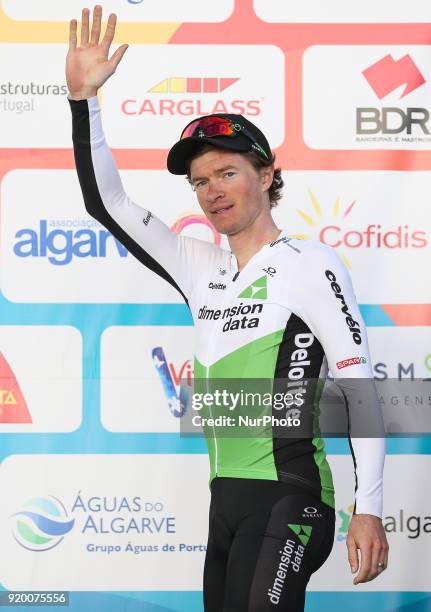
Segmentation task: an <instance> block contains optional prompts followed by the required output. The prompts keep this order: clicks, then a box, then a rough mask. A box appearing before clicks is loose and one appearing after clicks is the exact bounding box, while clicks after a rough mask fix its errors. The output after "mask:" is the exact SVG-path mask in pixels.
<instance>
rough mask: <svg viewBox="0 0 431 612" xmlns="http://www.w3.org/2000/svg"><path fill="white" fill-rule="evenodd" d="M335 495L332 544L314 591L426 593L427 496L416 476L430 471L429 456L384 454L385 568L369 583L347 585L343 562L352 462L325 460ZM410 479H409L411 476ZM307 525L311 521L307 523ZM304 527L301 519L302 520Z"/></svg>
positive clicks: (430, 553)
mask: <svg viewBox="0 0 431 612" xmlns="http://www.w3.org/2000/svg"><path fill="white" fill-rule="evenodd" d="M329 461H330V464H331V469H332V471H333V476H334V484H335V493H336V518H337V521H336V527H335V541H334V547H333V549H332V552H331V555H330V557H329V559H328V561H327V562H326V563H325V565H324V566H323V567H322V568H321V569H320V570H319V571H318V572H316V573H315V574H313V576H312V578H311V581H310V583H309V587H308V588H309V589H310V590H313V591H338V590H339V591H356V592H357V591H358V588H360V590H361V591H429V590H430V589H431V578H430V574H429V571H428V568H429V564H430V562H431V547H430V543H429V539H430V537H431V516H429V515H430V512H429V508H430V503H431V494H430V492H429V490H428V488H427V487H423V486H420V485H419V483H418V478H419V475H421V474H427V473H428V472H429V470H430V469H431V458H430V457H428V456H426V455H423V456H419V455H388V456H387V457H386V465H385V479H384V483H385V486H384V502H383V525H384V527H385V530H386V535H387V538H388V543H389V546H390V551H389V565H388V569H387V570H386V571H384V572H383V573H382V574H381V576H379V577H378V578H377V579H376V580H373V581H372V582H368V583H365V584H361V585H360V586H359V587H357V586H354V585H353V584H352V581H353V576H352V574H351V573H350V566H349V564H348V561H347V548H346V536H347V530H348V526H349V522H350V518H351V514H352V510H353V505H352V504H353V503H354V480H353V464H352V459H351V457H349V456H348V455H344V456H343V455H337V456H330V457H329ZM412 475H413V476H414V477H412ZM308 520H309V524H312V520H319V519H308ZM304 524H307V523H306V519H305V518H304Z"/></svg>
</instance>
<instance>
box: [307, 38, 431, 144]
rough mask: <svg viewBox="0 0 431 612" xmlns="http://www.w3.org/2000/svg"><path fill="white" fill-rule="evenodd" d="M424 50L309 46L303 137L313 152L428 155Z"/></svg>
mask: <svg viewBox="0 0 431 612" xmlns="http://www.w3.org/2000/svg"><path fill="white" fill-rule="evenodd" d="M430 70H431V54H430V47H429V46H427V45H420V46H419V45H415V46H414V45H409V46H407V45H373V46H364V45H361V46H354V45H352V46H347V45H344V46H340V45H338V46H333V45H325V46H320V45H316V46H312V47H310V48H308V49H307V50H306V51H305V53H304V60H303V71H304V81H303V106H304V119H303V135H304V141H305V143H306V144H307V145H308V146H309V147H311V148H313V149H363V150H364V149H365V150H367V149H373V150H376V149H378V150H389V149H391V150H394V149H399V150H429V149H430V148H431V132H430V127H431V122H430V111H431V106H430V103H429V100H430V91H431V81H430V80H429V77H428V75H429V74H430Z"/></svg>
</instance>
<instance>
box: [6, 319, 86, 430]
mask: <svg viewBox="0 0 431 612" xmlns="http://www.w3.org/2000/svg"><path fill="white" fill-rule="evenodd" d="M0 346H1V349H0V433H6V432H9V433H11V432H38V431H43V432H65V431H73V430H75V429H76V428H77V427H79V425H80V423H81V418H82V339H81V334H80V333H79V331H78V330H77V329H76V328H74V327H69V326H28V325H26V326H19V325H16V326H12V325H11V326H8V325H2V326H0Z"/></svg>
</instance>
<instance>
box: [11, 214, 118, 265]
mask: <svg viewBox="0 0 431 612" xmlns="http://www.w3.org/2000/svg"><path fill="white" fill-rule="evenodd" d="M15 238H17V239H18V240H17V242H16V243H15V245H14V248H13V251H14V253H15V255H16V256H17V257H46V258H47V260H48V261H49V262H50V263H51V264H53V265H55V266H66V265H67V264H69V263H70V262H71V261H72V259H73V258H74V257H80V258H82V257H107V255H108V251H112V250H113V251H114V252H116V253H117V254H118V255H119V256H120V257H127V255H128V251H127V249H126V248H125V247H124V246H123V245H122V244H120V242H118V240H116V239H115V238H114V236H113V235H112V234H111V232H108V231H107V230H105V229H102V228H101V229H94V230H92V229H88V228H86V229H79V230H71V229H70V230H62V229H50V228H49V222H48V220H47V219H41V220H40V223H39V228H38V229H37V230H35V229H31V228H25V229H21V230H19V231H18V232H16V234H15Z"/></svg>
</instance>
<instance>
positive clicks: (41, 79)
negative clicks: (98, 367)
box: [0, 43, 71, 148]
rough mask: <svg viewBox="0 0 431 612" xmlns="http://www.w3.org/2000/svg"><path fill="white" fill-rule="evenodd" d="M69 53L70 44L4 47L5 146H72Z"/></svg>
mask: <svg viewBox="0 0 431 612" xmlns="http://www.w3.org/2000/svg"><path fill="white" fill-rule="evenodd" d="M66 53H67V46H66V45H54V44H50V45H43V44H38V45H30V44H23V43H20V44H0V62H1V65H2V75H1V79H0V131H1V135H2V140H1V146H2V147H11V148H17V147H20V148H21V147H41V148H42V147H43V148H48V147H70V146H71V127H70V110H69V108H68V106H69V104H68V102H67V100H66V96H67V87H66V81H65V76H64V61H65V57H66ZM11 57H13V62H11V61H10V59H11ZM29 57H31V59H32V61H31V62H29Z"/></svg>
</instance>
